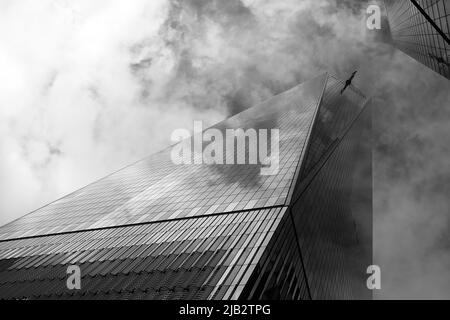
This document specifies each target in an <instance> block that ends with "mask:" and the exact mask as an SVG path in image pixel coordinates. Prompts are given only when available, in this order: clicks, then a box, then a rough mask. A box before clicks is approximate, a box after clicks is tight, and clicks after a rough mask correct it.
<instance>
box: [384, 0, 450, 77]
mask: <svg viewBox="0 0 450 320" xmlns="http://www.w3.org/2000/svg"><path fill="white" fill-rule="evenodd" d="M385 4H386V9H387V14H388V20H389V25H390V29H391V35H392V40H393V42H394V45H395V46H396V47H397V48H398V49H400V50H402V51H403V52H405V53H406V54H408V55H410V56H411V57H412V58H414V59H416V60H417V61H419V62H421V63H423V64H424V65H426V66H427V67H429V68H431V69H433V70H434V71H436V72H437V73H439V74H441V75H442V76H444V77H446V78H447V79H450V40H449V38H450V3H448V1H445V0H385Z"/></svg>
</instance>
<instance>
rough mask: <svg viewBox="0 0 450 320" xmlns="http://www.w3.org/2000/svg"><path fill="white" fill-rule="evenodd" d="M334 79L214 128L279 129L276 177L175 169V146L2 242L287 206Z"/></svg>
mask: <svg viewBox="0 0 450 320" xmlns="http://www.w3.org/2000/svg"><path fill="white" fill-rule="evenodd" d="M326 79H327V76H326V75H322V76H320V77H317V78H315V79H313V80H311V81H308V82H305V83H304V84H302V85H299V86H297V87H295V88H293V89H291V90H289V91H287V92H285V93H283V94H281V95H278V96H276V97H274V98H272V99H270V100H268V101H266V102H264V103H262V104H260V105H258V106H256V107H254V108H251V109H249V110H246V111H244V112H242V113H240V114H238V115H236V116H234V117H232V118H229V119H227V120H225V121H224V122H222V123H219V124H218V125H216V126H214V128H217V129H219V130H221V131H222V132H225V130H226V129H239V128H242V129H279V132H280V147H279V148H280V149H279V153H280V155H279V159H280V160H279V161H280V165H279V172H278V173H277V174H276V175H270V176H263V175H261V174H260V170H261V165H258V164H255V165H250V164H248V165H206V164H203V165H175V164H174V163H173V162H172V160H171V151H172V148H168V149H166V150H164V151H162V152H159V153H157V154H154V155H152V156H150V157H148V158H147V159H145V160H143V161H140V162H138V163H135V164H133V165H131V166H129V167H127V168H125V169H123V170H121V171H119V172H116V173H114V174H112V175H110V176H108V177H106V178H104V179H102V180H100V181H97V182H94V183H93V184H91V185H89V186H87V187H85V188H83V189H81V190H78V191H76V192H74V193H72V194H70V195H68V196H66V197H64V198H62V199H60V200H58V201H56V202H54V203H52V204H49V205H48V206H45V207H43V208H41V209H39V210H37V211H34V212H32V213H31V214H29V215H27V216H25V217H23V218H21V219H19V220H17V221H14V222H13V223H10V224H8V225H6V226H4V227H2V228H0V240H4V239H11V238H20V237H30V236H36V235H43V234H54V233H61V232H70V231H76V230H86V229H96V228H104V227H111V226H120V225H126V224H137V223H145V222H151V221H161V220H170V219H177V218H185V217H193V216H202V215H209V214H214V213H224V212H233V211H239V210H243V209H252V208H263V207H269V206H273V205H283V204H285V203H286V200H287V197H288V194H289V189H290V187H291V185H292V183H293V179H294V177H295V172H296V169H297V167H298V163H299V161H300V157H301V155H302V152H303V151H304V148H303V147H304V145H305V142H306V138H307V136H308V133H309V129H310V126H311V123H312V120H313V117H314V114H315V112H316V110H317V106H318V103H319V100H320V97H321V95H322V92H323V88H324V86H325V83H326ZM246 148H247V149H246V152H247V153H248V144H246ZM224 157H226V153H225V152H224Z"/></svg>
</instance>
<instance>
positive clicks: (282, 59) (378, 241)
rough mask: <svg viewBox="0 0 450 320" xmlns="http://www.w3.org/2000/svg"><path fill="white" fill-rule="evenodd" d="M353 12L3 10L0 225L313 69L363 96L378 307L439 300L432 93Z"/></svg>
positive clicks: (444, 224)
mask: <svg viewBox="0 0 450 320" xmlns="http://www.w3.org/2000/svg"><path fill="white" fill-rule="evenodd" d="M365 5H366V2H364V1H350V0H347V1H341V0H339V1H338V0H304V1H298V0H286V1H268V0H242V1H239V0H227V1H223V0H210V1H202V0H189V1H178V0H170V1H169V0H152V1H144V0H133V1H128V2H126V1H121V0H111V1H106V0H105V1H103V0H98V1H87V0H78V1H64V0H59V1H58V0H53V1H52V0H42V1H39V2H38V1H31V0H21V1H16V0H14V1H13V0H4V1H2V2H1V4H0V39H1V41H0V70H2V72H1V73H0V81H1V83H2V90H1V92H0V152H1V155H2V157H1V158H0V190H1V191H2V197H1V201H0V212H1V214H0V224H1V223H6V222H8V221H11V220H12V219H15V218H17V217H19V216H21V215H23V214H24V213H26V212H29V211H30V210H33V209H35V208H37V207H39V206H41V205H43V204H45V203H47V202H49V201H52V200H54V199H56V198H58V197H60V196H63V195H64V194H67V193H69V192H71V191H73V190H74V189H76V188H79V187H81V186H83V185H85V184H87V183H90V182H92V181H93V180H95V179H97V178H100V177H102V176H104V175H106V174H108V173H110V172H111V171H114V170H116V169H118V168H120V167H121V166H123V165H126V164H128V163H130V162H133V161H135V160H137V159H138V158H141V157H143V156H145V155H148V154H151V153H153V152H155V151H157V150H158V149H161V148H163V147H164V146H166V145H168V144H169V138H170V133H171V132H172V130H174V129H176V128H190V127H191V126H192V123H193V120H194V119H195V120H203V121H205V122H206V123H208V124H213V123H215V122H218V121H219V120H221V119H223V118H225V117H227V116H229V115H231V114H235V113H237V112H239V111H241V110H243V109H245V108H246V107H249V106H251V105H253V104H255V103H257V102H259V101H262V100H264V99H266V98H269V97H270V96H273V95H274V94H277V93H280V92H282V91H284V90H286V89H289V88H290V87H292V86H294V85H296V84H298V83H300V82H302V81H305V80H307V79H310V78H312V77H314V76H316V75H317V74H319V73H321V72H322V71H325V70H326V71H330V72H333V73H335V74H337V75H338V76H340V77H342V78H345V77H347V76H348V75H349V74H350V73H351V72H352V71H354V70H356V69H358V70H359V73H358V76H357V79H356V85H357V86H358V87H360V88H361V89H363V91H364V92H366V93H367V94H369V95H372V96H374V97H375V99H374V101H375V106H374V108H375V111H374V113H375V120H376V121H375V127H376V132H375V159H376V162H375V209H376V212H375V220H374V246H375V247H374V250H375V257H374V260H375V263H377V264H380V265H381V266H382V272H383V274H382V275H383V290H382V291H381V292H380V293H379V295H378V296H379V297H387V298H396V297H436V296H440V297H443V296H446V297H449V296H450V288H449V286H447V285H446V282H444V281H440V279H442V278H443V277H446V270H448V264H449V260H448V250H447V249H448V241H446V240H445V239H446V238H445V235H446V234H447V231H448V219H447V213H448V189H449V183H448V181H449V179H448V178H449V174H448V172H449V169H450V168H449V167H448V163H449V162H448V159H449V156H450V155H449V152H450V151H449V147H448V146H447V143H446V139H445V137H448V135H449V132H448V125H447V124H448V120H449V118H450V114H449V111H448V110H447V109H446V108H445V106H446V105H448V101H450V97H449V92H450V90H448V89H449V88H448V82H446V81H445V80H443V78H441V77H439V76H437V75H435V74H434V73H433V72H432V71H430V70H428V69H427V68H426V67H423V66H421V65H420V64H418V63H417V62H415V61H413V60H412V59H410V58H409V57H407V56H406V55H404V54H403V53H400V52H398V51H395V50H393V49H392V48H391V47H390V46H389V45H386V44H383V43H381V42H380V41H379V40H380V39H381V40H385V39H386V34H385V33H384V32H382V33H381V34H380V33H368V32H367V31H366V30H365V28H364V26H365V21H364V9H365Z"/></svg>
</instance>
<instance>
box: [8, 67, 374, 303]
mask: <svg viewBox="0 0 450 320" xmlns="http://www.w3.org/2000/svg"><path fill="white" fill-rule="evenodd" d="M343 86H344V83H343V82H342V81H340V80H338V79H337V78H335V77H334V76H331V75H328V74H323V75H321V76H318V77H317V78H315V79H312V80H310V81H307V82H305V83H303V84H301V85H299V86H297V87H295V88H293V89H291V90H289V91H287V92H285V93H282V94H280V95H278V96H275V97H273V98H271V99H269V100H268V101H265V102H263V103H261V104H259V105H257V106H255V107H253V108H250V109H247V110H245V111H243V112H241V113H239V114H237V115H235V116H233V117H231V118H229V119H227V120H225V121H223V122H221V123H219V124H217V125H215V126H214V127H213V128H215V129H217V130H219V131H220V132H225V131H226V130H227V129H238V128H242V129H258V130H260V129H278V130H279V154H278V156H279V170H277V172H275V173H273V174H272V175H262V174H261V168H262V167H264V166H265V164H261V163H260V164H253V165H252V164H241V165H233V164H224V165H220V164H214V165H208V164H191V165H188V164H184V165H176V164H174V163H173V161H172V159H171V150H173V147H170V148H167V149H165V150H163V151H161V152H158V153H156V154H154V155H152V156H150V157H148V158H146V159H144V160H142V161H139V162H137V163H134V164H132V165H130V166H128V167H126V168H124V169H122V170H120V171H118V172H116V173H113V174H111V175H109V176H107V177H105V178H104V179H101V180H99V181H97V182H94V183H92V184H90V185H88V186H86V187H85V188H82V189H80V190H78V191H75V192H73V193H72V194H70V195H68V196H66V197H63V198H62V199H59V200H57V201H55V202H53V203H51V204H49V205H47V206H45V207H43V208H40V209H38V210H36V211H34V212H32V213H30V214H28V215H26V216H24V217H22V218H20V219H18V220H16V221H14V222H12V223H10V224H8V225H6V226H3V227H2V228H0V298H3V299H23V298H26V299H58V298H60V299H96V298H99V299H319V298H324V299H337V298H339V299H344V298H349V299H350V298H370V297H371V294H370V292H369V290H368V289H367V288H366V269H367V267H368V266H369V265H371V264H372V263H371V259H372V252H371V234H370V232H371V230H372V228H371V223H372V216H371V197H372V190H371V186H372V183H371V152H370V147H369V146H370V135H368V134H367V132H368V129H370V124H371V116H370V106H369V101H368V100H367V99H366V97H365V96H364V95H363V94H362V93H361V92H360V91H359V90H358V89H356V88H355V87H353V86H351V87H350V88H348V89H347V90H346V91H345V92H344V93H343V94H341V93H340V91H341V89H342V88H343ZM245 147H246V153H247V154H248V153H249V143H247V144H246V146H245ZM224 157H227V155H226V154H225V153H224ZM71 265H75V266H78V267H79V268H80V270H81V288H80V289H79V290H70V289H69V288H67V286H66V280H67V268H68V267H69V266H71Z"/></svg>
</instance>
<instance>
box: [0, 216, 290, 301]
mask: <svg viewBox="0 0 450 320" xmlns="http://www.w3.org/2000/svg"><path fill="white" fill-rule="evenodd" d="M284 213H285V209H283V208H274V209H264V210H253V211H244V212H241V213H239V214H223V215H214V216H209V217H201V218H195V219H183V220H176V221H166V222H157V223H152V224H146V225H141V226H128V227H117V228H111V229H104V230H95V231H83V232H76V233H71V234H64V235H54V236H47V237H37V238H29V239H21V240H13V241H6V242H1V243H0V257H1V260H0V299H22V298H28V299H71V298H74V299H231V298H234V299H236V298H237V297H239V296H240V294H241V292H242V290H243V288H244V287H245V285H246V284H247V282H248V280H249V278H250V277H249V275H251V274H252V273H253V271H254V269H255V267H256V265H257V263H258V261H259V257H260V256H261V255H262V253H263V252H264V251H265V249H266V247H267V244H268V242H269V240H270V239H271V236H272V235H273V233H274V231H275V230H276V229H277V226H278V225H279V223H280V221H281V219H282V218H283V216H284ZM68 265H77V266H79V267H80V269H81V275H82V279H81V284H82V285H81V290H75V291H70V290H68V289H67V287H66V277H67V276H66V270H67V266H68Z"/></svg>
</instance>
